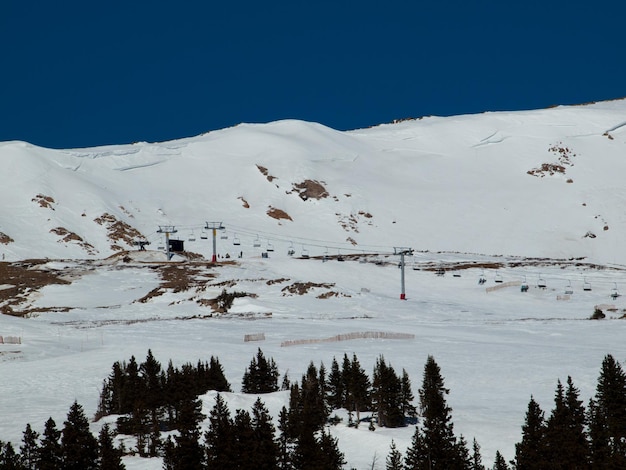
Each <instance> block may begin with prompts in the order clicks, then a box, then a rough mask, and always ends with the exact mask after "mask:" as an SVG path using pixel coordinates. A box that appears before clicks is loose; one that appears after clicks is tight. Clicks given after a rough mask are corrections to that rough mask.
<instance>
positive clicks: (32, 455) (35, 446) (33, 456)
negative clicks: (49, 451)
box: [20, 424, 39, 470]
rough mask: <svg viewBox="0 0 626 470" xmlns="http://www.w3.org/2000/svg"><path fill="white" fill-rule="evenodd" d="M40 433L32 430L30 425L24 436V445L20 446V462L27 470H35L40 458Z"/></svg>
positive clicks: (27, 426)
mask: <svg viewBox="0 0 626 470" xmlns="http://www.w3.org/2000/svg"><path fill="white" fill-rule="evenodd" d="M38 439H39V433H37V432H35V431H33V430H32V428H31V427H30V424H27V425H26V429H25V430H24V433H23V434H22V445H21V446H20V455H21V458H20V461H21V463H22V467H23V468H24V469H25V470H35V469H36V468H37V461H38V456H39V443H38Z"/></svg>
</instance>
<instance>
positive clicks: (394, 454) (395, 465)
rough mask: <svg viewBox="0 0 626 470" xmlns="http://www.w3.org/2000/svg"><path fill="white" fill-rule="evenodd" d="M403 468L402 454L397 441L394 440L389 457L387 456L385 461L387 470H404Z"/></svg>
mask: <svg viewBox="0 0 626 470" xmlns="http://www.w3.org/2000/svg"><path fill="white" fill-rule="evenodd" d="M403 468H404V466H403V464H402V453H401V452H400V451H399V450H398V448H397V447H396V443H395V441H394V440H393V439H392V440H391V446H390V448H389V455H387V460H386V461H385V470H402V469H403Z"/></svg>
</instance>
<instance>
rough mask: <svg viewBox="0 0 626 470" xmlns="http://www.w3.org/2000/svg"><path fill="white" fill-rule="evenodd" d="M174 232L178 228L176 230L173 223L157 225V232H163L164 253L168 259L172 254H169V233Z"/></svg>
mask: <svg viewBox="0 0 626 470" xmlns="http://www.w3.org/2000/svg"><path fill="white" fill-rule="evenodd" d="M176 232H178V230H176V227H174V226H173V225H159V230H157V233H164V234H165V255H166V256H167V260H168V261H169V260H170V258H171V256H172V255H171V254H170V233H176Z"/></svg>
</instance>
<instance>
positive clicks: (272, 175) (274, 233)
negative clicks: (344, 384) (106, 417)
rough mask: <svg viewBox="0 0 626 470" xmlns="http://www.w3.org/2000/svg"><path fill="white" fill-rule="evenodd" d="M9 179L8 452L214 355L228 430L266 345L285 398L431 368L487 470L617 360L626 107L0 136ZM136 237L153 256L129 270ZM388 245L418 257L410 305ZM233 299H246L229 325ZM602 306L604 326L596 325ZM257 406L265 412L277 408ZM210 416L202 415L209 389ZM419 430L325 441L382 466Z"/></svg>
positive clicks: (280, 399) (4, 345)
mask: <svg viewBox="0 0 626 470" xmlns="http://www.w3.org/2000/svg"><path fill="white" fill-rule="evenodd" d="M0 162H1V163H2V172H0V195H1V197H2V201H3V204H2V212H1V213H0V253H1V254H2V260H3V261H4V262H0V309H1V311H2V312H5V313H12V314H13V315H0V338H4V340H3V341H0V376H1V377H2V386H1V390H0V440H4V441H7V440H10V441H12V442H13V443H14V444H19V441H20V439H21V433H22V431H23V430H24V427H25V425H26V423H30V424H31V425H32V427H33V429H35V430H37V431H38V432H40V431H42V429H43V424H44V422H45V420H46V419H47V418H48V417H49V416H52V417H53V418H54V419H55V421H56V422H57V424H58V425H59V427H60V426H61V425H62V424H61V423H63V420H64V418H65V414H66V412H67V410H68V409H69V406H70V405H71V403H72V402H73V400H74V399H76V400H78V402H79V403H81V404H83V405H84V407H85V410H86V412H87V413H88V414H89V415H90V416H93V414H94V413H95V410H96V407H97V401H98V394H99V391H100V389H101V386H102V381H103V379H104V378H105V377H106V376H107V375H108V374H109V372H110V368H111V365H112V364H113V362H115V361H124V360H128V359H129V358H130V356H131V355H134V356H135V357H136V358H137V360H138V361H141V360H143V358H144V357H145V355H146V353H147V350H148V349H151V350H152V352H153V354H154V355H155V357H156V358H157V360H159V361H161V362H162V364H166V363H167V361H168V360H169V359H172V361H173V362H174V364H175V365H180V364H182V363H184V362H192V363H193V362H195V361H197V360H198V359H203V360H205V359H208V357H210V356H211V355H215V356H218V357H219V359H220V362H221V363H222V365H223V366H224V369H225V374H226V376H227V379H228V380H229V382H230V383H231V386H232V388H233V391H234V393H232V394H226V401H227V403H228V405H229V407H230V409H231V411H233V412H234V411H235V410H236V409H237V408H245V409H249V408H250V406H251V405H252V403H253V402H254V400H255V399H256V396H249V395H245V394H241V393H238V392H239V390H240V385H241V377H242V374H243V372H244V369H245V367H246V366H247V365H248V363H249V361H250V359H251V358H252V356H253V355H254V354H255V353H256V351H257V348H259V347H260V348H262V350H263V351H264V353H265V354H266V356H268V357H272V358H274V359H275V360H276V363H277V364H278V367H279V372H280V374H281V375H282V374H285V373H288V374H289V376H290V377H291V379H292V380H298V378H299V377H301V374H303V373H304V372H305V370H306V368H307V366H308V364H309V362H311V361H313V362H314V363H315V364H316V365H319V364H320V362H323V363H324V364H325V365H326V367H327V368H328V367H329V365H330V364H331V361H332V359H333V357H336V358H338V359H340V358H341V357H343V355H344V354H346V353H347V354H350V355H351V354H352V353H355V354H357V355H358V358H359V360H360V362H361V365H362V366H363V367H364V369H365V370H366V371H367V372H369V373H370V374H371V371H372V368H373V366H374V363H375V361H376V360H377V358H378V357H380V355H384V357H385V359H386V360H387V361H388V362H389V363H390V364H392V365H393V367H394V368H395V369H396V370H397V371H400V370H401V369H405V370H406V371H407V373H408V374H409V375H410V377H411V379H412V383H413V389H414V392H415V393H416V392H417V389H418V388H419V387H420V385H421V377H422V372H423V365H424V363H425V360H426V358H427V356H428V355H433V356H434V357H435V359H436V360H437V362H438V364H439V365H440V366H441V369H442V373H443V375H444V376H445V380H446V386H447V387H449V388H450V390H451V392H450V395H449V403H450V405H451V406H452V409H453V420H454V422H455V430H456V431H457V433H458V434H463V435H464V436H465V438H466V439H467V440H468V441H469V442H470V443H471V442H472V439H473V438H474V437H475V438H476V439H477V440H478V442H479V443H480V445H481V446H482V449H483V457H484V462H485V463H487V464H488V465H490V464H491V462H493V458H494V455H495V452H496V450H500V451H501V452H502V453H503V455H504V456H505V458H506V459H507V460H510V459H512V458H513V457H514V444H515V443H516V442H519V440H520V436H521V425H522V423H523V420H524V413H525V411H526V407H527V404H528V400H529V398H530V396H531V395H533V396H534V398H535V399H536V400H537V401H538V403H540V405H541V406H542V408H543V409H544V410H546V412H549V410H550V409H551V406H552V405H553V397H554V389H555V386H556V382H557V379H561V381H562V382H564V380H565V379H566V377H567V376H568V375H571V376H572V378H573V380H574V383H575V384H576V386H577V387H579V388H580V392H581V399H582V400H583V401H584V402H587V400H588V399H589V398H590V397H591V396H592V395H593V393H594V391H595V383H596V379H597V376H598V371H599V368H600V364H601V361H602V359H603V357H604V355H605V354H609V353H610V354H614V355H615V356H616V358H617V359H618V360H619V361H624V359H625V357H624V347H623V338H624V329H625V328H626V322H624V321H623V320H622V318H623V317H624V315H625V313H626V300H624V299H626V297H624V296H620V295H619V289H626V287H624V285H626V266H625V265H626V262H625V260H626V247H625V246H624V244H623V243H620V242H621V239H622V238H623V237H624V234H626V214H625V210H624V208H623V206H624V204H623V201H624V199H626V186H625V185H624V183H623V182H622V175H623V174H626V171H625V170H626V100H617V101H611V102H602V103H595V104H589V105H584V106H573V107H557V108H552V109H544V110H536V111H523V112H497V113H485V114H480V115H469V116H455V117H447V118H440V117H425V118H422V119H418V120H405V121H401V122H397V123H393V124H385V125H381V126H377V127H374V128H370V129H360V130H354V131H349V132H338V131H335V130H332V129H329V128H326V127H324V126H321V125H319V124H314V123H306V122H300V121H280V122H274V123H269V124H242V125H239V126H236V127H233V128H230V129H224V130H220V131H215V132H210V133H208V134H205V135H202V136H198V137H194V138H188V139H182V140H178V141H172V142H165V143H136V144H132V145H117V146H107V147H98V148H89V149H71V150H69V149H68V150H50V149H45V148H39V147H35V146H32V145H29V144H27V143H23V142H5V143H0ZM207 222H221V223H222V224H223V226H224V227H225V230H223V231H219V235H218V236H217V239H216V244H217V251H218V254H219V256H220V261H223V258H222V257H224V256H227V255H228V256H229V257H230V261H229V262H228V263H218V264H217V265H213V264H211V263H207V262H205V260H206V259H210V256H211V253H212V243H211V241H212V240H211V238H212V237H211V233H209V232H210V231H207V230H206V225H207ZM172 227H175V229H176V230H177V232H176V233H172V234H171V237H172V238H180V239H181V240H183V241H184V243H185V250H186V251H187V252H188V256H187V257H178V256H175V257H174V258H172V261H173V263H168V262H165V261H166V258H165V256H164V254H163V250H162V249H160V246H162V245H164V235H163V233H159V232H158V231H159V229H163V230H171V228H172ZM163 230H162V231H163ZM136 241H149V242H150V243H151V244H150V245H148V247H147V251H145V252H143V251H142V252H136V251H133V252H132V253H128V254H127V253H126V251H125V250H136V249H137V247H136V246H134V245H133V243H134V242H136ZM394 247H411V248H413V249H415V250H416V252H415V256H412V257H408V258H407V263H408V267H407V269H406V273H405V274H406V278H405V281H406V290H407V298H406V301H400V300H399V294H400V284H401V282H400V279H401V277H400V272H401V271H400V270H399V269H397V267H396V266H397V263H398V257H397V256H394V255H392V254H391V253H393V251H394ZM291 250H293V255H292V256H291V255H289V254H288V253H289V252H290V251H291ZM189 253H197V254H200V255H202V256H203V257H204V258H201V257H196V256H193V255H190V254H189ZM262 253H265V254H266V255H269V256H268V257H264V256H262ZM364 253H365V254H367V256H363V254H364ZM115 254H118V256H111V255H115ZM240 254H241V255H242V257H241V258H239V257H238V256H239V255H240ZM303 254H309V255H310V258H309V259H305V258H304V257H303V256H302V255H303ZM325 254H328V255H329V257H330V258H331V259H330V260H329V261H328V262H323V261H324V260H323V256H322V255H325ZM339 254H342V255H346V256H345V260H346V262H344V263H339V262H336V259H337V258H338V255H339ZM349 255H355V256H349ZM2 260H0V261H2ZM24 260H27V261H24ZM178 261H185V262H182V263H178ZM363 261H364V262H363ZM438 268H445V272H446V273H445V275H442V276H436V275H435V272H436V271H437V269H438ZM480 278H483V279H485V283H484V284H483V283H480V284H479V283H478V282H477V281H478V279H480ZM520 285H528V286H529V289H528V290H527V291H526V292H524V293H522V292H521V291H520ZM591 286H593V288H591ZM587 287H589V289H588V288H587ZM224 289H227V290H228V291H231V292H232V291H237V292H240V293H241V292H243V293H245V295H244V296H242V297H237V298H236V299H235V301H234V303H233V306H232V307H231V308H230V309H229V311H228V314H226V315H219V314H216V312H215V310H214V303H213V301H214V299H215V298H216V297H217V296H218V295H219V294H220V293H221V292H222V291H223V290H224ZM596 308H600V309H602V310H603V311H604V312H605V313H606V315H607V318H606V319H605V321H598V322H590V321H586V320H587V319H588V318H589V316H590V315H591V313H593V312H594V310H595V309H596ZM249 338H253V339H254V340H253V341H247V340H246V339H249ZM262 399H263V400H264V402H265V403H266V404H267V406H268V408H269V409H270V411H271V412H272V413H273V414H274V416H275V415H276V414H277V413H278V410H280V408H281V407H282V406H283V405H287V402H288V396H287V394H286V393H285V392H277V393H275V394H269V395H264V396H262ZM202 400H203V404H204V408H203V412H204V413H205V414H207V415H208V413H209V411H210V410H211V407H212V406H213V403H214V400H215V394H214V393H209V394H207V395H205V396H203V397H202ZM91 426H92V430H93V431H94V432H97V431H98V430H99V428H100V427H101V426H102V421H100V422H97V423H91ZM202 426H203V428H204V429H206V427H207V423H206V421H205V422H204V423H203V424H202ZM413 430H414V427H413V426H409V427H405V428H397V429H387V428H377V429H376V431H374V432H372V431H369V430H368V429H367V426H361V427H359V429H355V428H352V427H348V426H347V425H346V423H345V421H344V422H343V423H340V424H339V425H337V426H332V427H331V428H330V431H331V432H332V434H333V436H335V437H337V438H338V439H339V447H340V449H341V450H342V451H343V452H344V453H345V455H346V460H347V461H348V465H347V468H358V469H364V468H379V469H381V468H384V460H385V456H386V454H387V453H388V451H389V447H390V443H391V441H392V439H393V440H394V442H395V443H396V445H397V446H398V449H400V450H401V451H404V450H405V449H406V448H407V446H409V445H410V442H411V436H412V434H413ZM125 439H126V442H125V443H126V446H127V448H132V446H133V445H134V444H133V442H132V439H130V438H125ZM16 447H17V446H16ZM124 461H125V464H126V467H127V468H128V469H129V470H133V469H137V470H139V469H141V470H153V469H154V470H156V469H158V468H161V467H162V462H161V460H160V459H158V458H156V459H142V458H139V457H133V456H126V457H125V459H124Z"/></svg>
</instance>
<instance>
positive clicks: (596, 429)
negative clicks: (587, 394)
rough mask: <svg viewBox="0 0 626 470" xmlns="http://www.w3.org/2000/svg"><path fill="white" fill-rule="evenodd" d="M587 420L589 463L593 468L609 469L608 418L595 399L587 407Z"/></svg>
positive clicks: (609, 441) (609, 440)
mask: <svg viewBox="0 0 626 470" xmlns="http://www.w3.org/2000/svg"><path fill="white" fill-rule="evenodd" d="M587 420H588V423H589V462H590V464H591V468H594V469H595V468H598V469H599V468H609V462H610V461H611V436H610V435H609V431H608V426H607V423H606V417H605V416H604V413H603V412H602V410H601V409H600V408H599V407H598V405H597V403H596V402H595V401H594V400H593V398H592V399H590V400H589V406H588V407H587Z"/></svg>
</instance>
